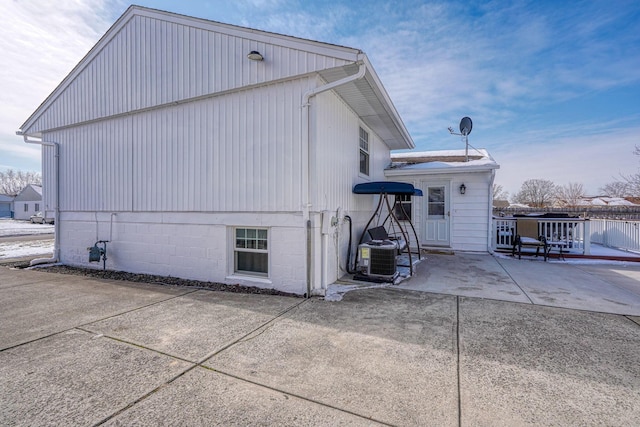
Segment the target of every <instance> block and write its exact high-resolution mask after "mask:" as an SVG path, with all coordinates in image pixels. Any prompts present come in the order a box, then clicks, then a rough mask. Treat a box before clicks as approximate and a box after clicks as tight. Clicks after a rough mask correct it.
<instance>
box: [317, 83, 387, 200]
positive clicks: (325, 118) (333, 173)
mask: <svg viewBox="0 0 640 427" xmlns="http://www.w3.org/2000/svg"><path fill="white" fill-rule="evenodd" d="M311 117H312V137H311V138H310V140H311V146H310V155H311V158H312V162H313V163H315V165H316V170H315V171H314V172H315V176H312V177H311V182H312V204H313V210H314V211H322V210H335V209H337V208H338V207H340V208H341V209H343V210H346V211H350V212H353V211H361V210H366V211H371V210H372V209H373V207H372V203H373V202H372V201H373V197H372V196H361V195H360V196H356V195H354V194H353V192H352V189H353V186H354V185H355V184H358V183H360V182H366V181H380V180H384V168H385V167H387V166H388V165H389V163H390V154H389V148H388V147H387V146H386V145H385V144H384V143H383V142H382V141H381V140H380V138H379V137H378V136H377V135H376V134H375V133H373V131H372V130H371V129H369V128H368V127H367V126H365V125H364V124H363V123H362V122H361V121H360V120H359V119H358V117H357V115H356V114H355V113H354V112H353V111H352V110H351V109H350V108H349V107H348V106H347V105H346V104H345V103H344V102H343V101H342V100H341V99H340V98H339V97H338V96H337V95H336V94H335V93H333V92H325V93H322V94H320V95H318V96H317V97H315V99H314V100H313V101H312V107H311ZM360 127H362V128H364V129H365V130H366V131H367V132H369V147H370V148H369V154H370V159H369V160H370V176H368V177H367V176H364V175H361V174H360V146H359V128H360Z"/></svg>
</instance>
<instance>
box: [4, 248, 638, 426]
mask: <svg viewBox="0 0 640 427" xmlns="http://www.w3.org/2000/svg"><path fill="white" fill-rule="evenodd" d="M544 271H547V272H548V273H543V272H544ZM569 273H570V274H569ZM638 274H640V273H639V271H638V269H636V268H635V267H633V268H632V267H629V268H628V269H627V268H626V267H623V266H615V267H612V266H598V265H594V266H592V265H589V266H586V267H582V266H580V267H578V266H568V265H567V266H564V265H556V264H553V263H547V264H543V263H537V262H535V261H524V260H523V261H516V260H508V259H507V260H503V259H494V258H492V257H490V256H488V255H486V256H484V255H455V256H447V255H437V256H435V255H429V257H428V259H427V262H424V263H422V264H421V266H420V275H418V276H416V277H414V278H413V279H411V280H409V281H407V282H405V283H403V284H402V285H401V286H394V287H387V288H379V289H359V290H355V291H351V292H348V293H346V294H345V295H344V297H343V299H342V301H340V302H329V301H324V300H322V299H319V298H312V299H308V300H304V299H298V298H288V297H276V296H264V295H245V294H230V293H223V292H213V291H205V290H194V289H189V288H180V287H170V286H162V285H152V284H134V283H129V282H115V281H107V280H98V279H89V278H86V277H80V276H67V275H57V274H53V273H45V272H42V271H37V270H12V269H8V268H6V267H1V266H0V384H2V388H1V389H2V392H0V424H1V425H15V426H21V425H54V424H65V425H114V426H115V425H203V426H205V425H206V426H209V425H256V424H259V425H305V426H307V425H328V424H330V425H421V426H422V425H434V426H461V425H465V426H466V425H504V426H514V425H536V426H538V425H615V426H635V425H638V424H640V405H639V404H638V402H640V368H638V367H639V366H640V352H638V342H640V317H634V316H632V315H626V316H622V315H619V314H609V313H605V311H607V310H609V308H610V307H616V306H620V307H621V308H622V309H621V310H619V311H622V312H633V311H635V310H636V308H637V307H638V305H637V304H636V303H635V302H631V301H630V300H631V299H633V295H634V293H635V292H636V291H637V286H638V281H637V278H638ZM563 275H564V276H563ZM563 277H570V278H571V280H570V281H568V282H567V281H562V280H560V279H562V278H563ZM543 279H545V280H546V279H552V280H553V281H554V283H555V286H556V287H557V288H558V289H562V291H557V292H556V293H553V292H552V289H551V288H543V287H541V286H542V285H541V282H543ZM429 287H431V289H429ZM608 287H613V288H615V292H613V294H615V295H612V293H611V292H610V293H608V294H603V295H605V296H603V297H602V298H601V299H602V301H604V302H606V303H609V304H611V305H610V306H609V305H603V307H599V306H597V302H598V301H600V299H598V298H599V297H593V298H590V299H589V300H588V301H584V302H582V301H581V299H582V295H590V293H591V292H593V291H594V290H602V289H608ZM560 292H565V293H560ZM456 293H457V294H464V295H454V294H456ZM625 295H626V298H627V301H626V302H627V304H626V305H621V304H619V303H618V300H619V299H621V298H623V296H625ZM636 295H637V294H636ZM608 300H611V301H616V302H615V303H613V302H611V301H608ZM552 304H558V305H576V307H575V308H579V309H580V310H574V309H566V308H557V307H551V306H550V305H552ZM581 304H582V305H581ZM587 307H591V308H587ZM587 310H593V311H587ZM627 314H629V313H627Z"/></svg>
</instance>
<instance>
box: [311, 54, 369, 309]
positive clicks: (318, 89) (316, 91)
mask: <svg viewBox="0 0 640 427" xmlns="http://www.w3.org/2000/svg"><path fill="white" fill-rule="evenodd" d="M356 63H357V64H358V66H359V67H360V68H359V69H358V72H357V73H356V74H352V75H350V76H347V77H345V78H342V79H340V80H336V81H335V82H331V83H327V84H325V85H322V86H318V87H315V88H313V89H310V90H308V91H307V92H305V93H304V95H302V109H303V112H302V129H301V132H302V138H301V141H302V153H301V154H302V162H301V163H302V214H303V220H304V221H305V224H306V230H307V238H306V246H307V248H306V253H307V298H309V297H311V258H312V254H311V218H310V211H311V200H310V199H311V188H310V183H311V180H310V179H309V173H310V171H311V169H312V165H311V156H310V155H309V151H310V150H309V149H310V145H311V136H310V133H309V131H310V130H309V127H310V126H309V122H310V121H311V117H310V115H311V111H310V107H311V103H310V100H311V98H312V97H314V96H316V95H318V94H320V93H322V92H326V91H328V90H331V89H335V88H337V87H338V86H342V85H345V84H347V83H351V82H353V81H355V80H360V79H361V78H363V77H364V76H365V74H366V72H367V66H366V65H365V63H364V55H363V54H358V60H357V61H356ZM304 110H306V111H304ZM314 175H315V174H314ZM323 256H324V253H323Z"/></svg>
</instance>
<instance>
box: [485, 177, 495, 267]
mask: <svg viewBox="0 0 640 427" xmlns="http://www.w3.org/2000/svg"><path fill="white" fill-rule="evenodd" d="M495 179H496V170H495V169H491V179H490V180H489V228H488V230H489V232H488V233H487V249H488V252H489V253H490V254H491V255H493V182H494V180H495Z"/></svg>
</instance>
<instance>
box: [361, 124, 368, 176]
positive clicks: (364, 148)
mask: <svg viewBox="0 0 640 427" xmlns="http://www.w3.org/2000/svg"><path fill="white" fill-rule="evenodd" d="M363 155H365V156H366V158H367V163H366V169H367V170H366V172H365V171H363V170H362V159H361V157H362V156H363ZM358 172H359V173H360V175H362V176H366V177H369V176H370V175H371V144H370V142H369V131H368V130H366V129H365V128H363V127H362V126H360V127H359V130H358Z"/></svg>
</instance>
